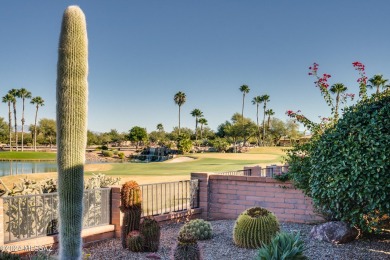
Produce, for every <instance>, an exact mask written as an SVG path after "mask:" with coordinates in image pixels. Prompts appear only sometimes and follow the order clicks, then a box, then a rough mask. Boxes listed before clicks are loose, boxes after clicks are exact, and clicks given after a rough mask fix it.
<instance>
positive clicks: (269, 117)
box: [267, 115, 271, 130]
mask: <svg viewBox="0 0 390 260" xmlns="http://www.w3.org/2000/svg"><path fill="white" fill-rule="evenodd" d="M270 120H271V115H268V122H267V125H268V130H269V125H270V122H271V121H270Z"/></svg>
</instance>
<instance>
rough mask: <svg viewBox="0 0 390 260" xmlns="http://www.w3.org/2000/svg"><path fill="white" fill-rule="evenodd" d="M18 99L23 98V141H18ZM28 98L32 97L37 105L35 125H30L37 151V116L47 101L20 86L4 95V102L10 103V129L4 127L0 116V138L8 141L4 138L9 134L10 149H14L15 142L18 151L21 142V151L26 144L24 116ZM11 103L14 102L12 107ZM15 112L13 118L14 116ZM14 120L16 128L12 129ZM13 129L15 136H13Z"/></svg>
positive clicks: (33, 102)
mask: <svg viewBox="0 0 390 260" xmlns="http://www.w3.org/2000/svg"><path fill="white" fill-rule="evenodd" d="M18 99H21V100H22V116H21V117H22V118H21V123H22V131H21V141H20V142H19V141H18V137H19V134H18V121H17V113H16V107H17V106H16V105H17V101H18ZM27 99H31V101H30V103H31V104H32V105H34V106H35V109H36V110H35V120H34V126H33V127H31V126H30V131H32V132H31V133H32V136H33V145H34V150H35V151H36V147H37V118H38V109H39V107H41V106H44V104H45V101H44V100H43V99H42V98H41V97H40V96H36V97H33V96H32V94H31V92H30V91H28V90H27V89H25V88H20V89H11V90H9V91H8V93H7V94H6V95H5V96H3V97H2V102H3V103H6V104H7V105H8V129H5V128H4V119H3V118H0V127H1V134H0V138H1V139H2V140H1V142H7V141H5V140H4V136H5V134H7V135H8V143H9V146H10V151H12V144H13V143H14V145H15V147H16V151H18V150H19V144H21V151H23V150H24V144H25V143H26V142H25V140H24V137H25V135H24V125H25V122H26V120H25V118H24V111H25V101H26V100H27ZM11 104H12V109H11ZM12 114H13V118H12ZM12 120H14V121H13V122H14V128H13V129H12ZM12 131H13V137H14V138H12Z"/></svg>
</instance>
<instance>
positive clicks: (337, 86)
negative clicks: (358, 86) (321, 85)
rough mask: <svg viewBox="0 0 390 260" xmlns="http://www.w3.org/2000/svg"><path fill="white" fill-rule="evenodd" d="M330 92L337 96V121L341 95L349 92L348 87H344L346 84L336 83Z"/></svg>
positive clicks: (335, 116)
mask: <svg viewBox="0 0 390 260" xmlns="http://www.w3.org/2000/svg"><path fill="white" fill-rule="evenodd" d="M329 90H330V92H332V93H333V94H336V105H335V112H334V119H335V120H336V121H337V120H338V118H339V104H340V94H342V93H344V92H345V91H347V87H346V86H344V84H342V83H336V84H334V85H333V86H331V87H330V89H329Z"/></svg>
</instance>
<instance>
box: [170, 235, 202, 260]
mask: <svg viewBox="0 0 390 260" xmlns="http://www.w3.org/2000/svg"><path fill="white" fill-rule="evenodd" d="M177 240H178V242H177V246H176V248H175V251H174V254H173V259H174V260H200V259H201V256H200V249H199V246H198V243H197V242H196V237H195V236H194V235H193V234H191V233H190V232H181V233H179V237H178V238H177Z"/></svg>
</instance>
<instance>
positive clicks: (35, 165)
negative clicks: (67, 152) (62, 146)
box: [0, 161, 57, 177]
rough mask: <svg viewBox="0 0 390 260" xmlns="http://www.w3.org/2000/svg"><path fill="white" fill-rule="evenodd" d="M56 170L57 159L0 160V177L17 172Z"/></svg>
mask: <svg viewBox="0 0 390 260" xmlns="http://www.w3.org/2000/svg"><path fill="white" fill-rule="evenodd" d="M56 171H57V162H56V161H39V162H34V161H0V177H1V176H8V175H17V174H31V173H44V172H56Z"/></svg>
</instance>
